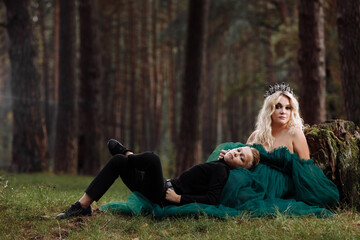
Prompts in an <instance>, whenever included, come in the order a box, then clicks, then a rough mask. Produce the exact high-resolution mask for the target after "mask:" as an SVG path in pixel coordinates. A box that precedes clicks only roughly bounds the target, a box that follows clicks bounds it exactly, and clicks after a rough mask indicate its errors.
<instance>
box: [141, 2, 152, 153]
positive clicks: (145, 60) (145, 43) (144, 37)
mask: <svg viewBox="0 0 360 240" xmlns="http://www.w3.org/2000/svg"><path fill="white" fill-rule="evenodd" d="M141 7H142V9H141V19H140V20H141V31H140V32H141V34H140V39H141V41H140V48H141V51H140V58H141V66H140V71H141V78H140V79H141V80H140V85H141V87H140V94H139V98H140V119H139V122H140V132H141V135H142V136H141V137H140V138H139V141H140V142H139V144H140V151H145V150H149V145H148V131H147V127H146V123H147V121H146V119H147V117H146V115H147V114H146V107H147V106H148V105H147V102H148V99H150V96H148V93H150V91H145V90H149V88H148V86H150V56H149V21H148V20H149V19H148V16H149V1H148V0H142V1H141Z"/></svg>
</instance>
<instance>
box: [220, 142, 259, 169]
mask: <svg viewBox="0 0 360 240" xmlns="http://www.w3.org/2000/svg"><path fill="white" fill-rule="evenodd" d="M224 161H225V162H226V163H227V165H228V166H229V167H230V168H248V167H249V165H250V163H251V162H252V161H253V154H252V152H251V148H250V147H239V148H235V149H232V150H230V151H229V152H227V153H226V154H225V156H224Z"/></svg>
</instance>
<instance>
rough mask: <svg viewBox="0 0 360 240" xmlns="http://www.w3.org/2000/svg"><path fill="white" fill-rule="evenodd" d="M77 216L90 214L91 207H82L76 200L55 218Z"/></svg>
mask: <svg viewBox="0 0 360 240" xmlns="http://www.w3.org/2000/svg"><path fill="white" fill-rule="evenodd" d="M79 216H91V207H90V206H89V207H87V208H82V207H81V204H80V202H76V203H74V204H73V205H71V207H70V208H68V209H67V210H66V211H65V212H62V213H60V214H59V215H57V217H56V218H57V219H68V218H72V217H79Z"/></svg>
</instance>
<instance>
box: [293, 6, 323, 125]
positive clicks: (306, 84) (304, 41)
mask: <svg viewBox="0 0 360 240" xmlns="http://www.w3.org/2000/svg"><path fill="white" fill-rule="evenodd" d="M323 2H324V1H323V0H300V2H299V36H300V45H301V47H300V52H299V64H300V68H301V78H300V84H301V85H300V87H301V88H300V108H301V112H302V115H303V118H304V121H305V123H308V124H314V123H320V122H323V121H325V119H326V109H325V95H326V88H325V84H326V82H325V40H324V13H323Z"/></svg>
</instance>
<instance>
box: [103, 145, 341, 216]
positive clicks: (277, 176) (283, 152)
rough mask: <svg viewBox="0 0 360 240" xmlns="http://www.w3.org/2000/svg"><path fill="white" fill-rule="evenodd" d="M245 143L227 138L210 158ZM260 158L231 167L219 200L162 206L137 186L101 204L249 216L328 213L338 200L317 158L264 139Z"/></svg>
mask: <svg viewBox="0 0 360 240" xmlns="http://www.w3.org/2000/svg"><path fill="white" fill-rule="evenodd" d="M241 146H247V145H244V144H242V143H233V142H229V143H223V144H221V145H219V146H218V147H217V148H216V149H215V150H214V151H213V153H212V154H211V155H210V156H209V158H208V160H207V161H214V160H217V159H218V157H219V154H220V151H221V150H222V149H225V150H226V149H233V148H237V147H241ZM252 147H255V148H256V149H258V150H259V153H260V163H259V165H258V166H257V167H256V168H255V169H254V170H253V171H250V170H247V169H241V168H238V169H233V170H231V171H230V175H229V178H228V180H227V183H226V185H225V186H224V189H223V191H222V194H221V199H220V205H217V206H214V205H207V204H199V203H190V204H186V205H182V206H166V207H161V206H159V205H157V204H153V203H152V202H150V201H149V200H148V199H147V198H146V197H144V196H143V195H141V194H140V193H138V192H133V193H131V194H130V195H129V196H128V198H127V200H126V202H111V203H107V204H105V205H102V206H101V207H100V208H101V209H102V210H104V211H111V212H114V213H124V214H133V215H141V214H151V215H153V216H154V217H158V218H161V217H167V216H175V215H176V216H178V215H198V214H208V215H211V216H215V217H221V218H227V217H241V216H243V215H247V216H250V217H261V216H276V215H277V214H279V213H281V214H285V215H290V216H299V215H315V216H318V217H329V216H332V215H333V213H332V212H331V211H330V210H328V208H332V207H334V206H336V205H337V204H338V202H339V192H338V189H337V187H336V186H335V184H334V183H333V182H332V181H330V180H329V179H328V178H327V177H326V176H325V175H324V173H323V172H322V170H321V169H320V168H319V167H317V166H315V165H314V164H313V161H312V160H311V159H310V160H302V159H300V158H299V157H298V156H297V154H292V153H290V152H289V151H288V149H287V148H285V147H281V148H278V149H275V150H273V151H272V152H267V151H266V150H265V149H264V148H263V146H261V145H253V146H252Z"/></svg>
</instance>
